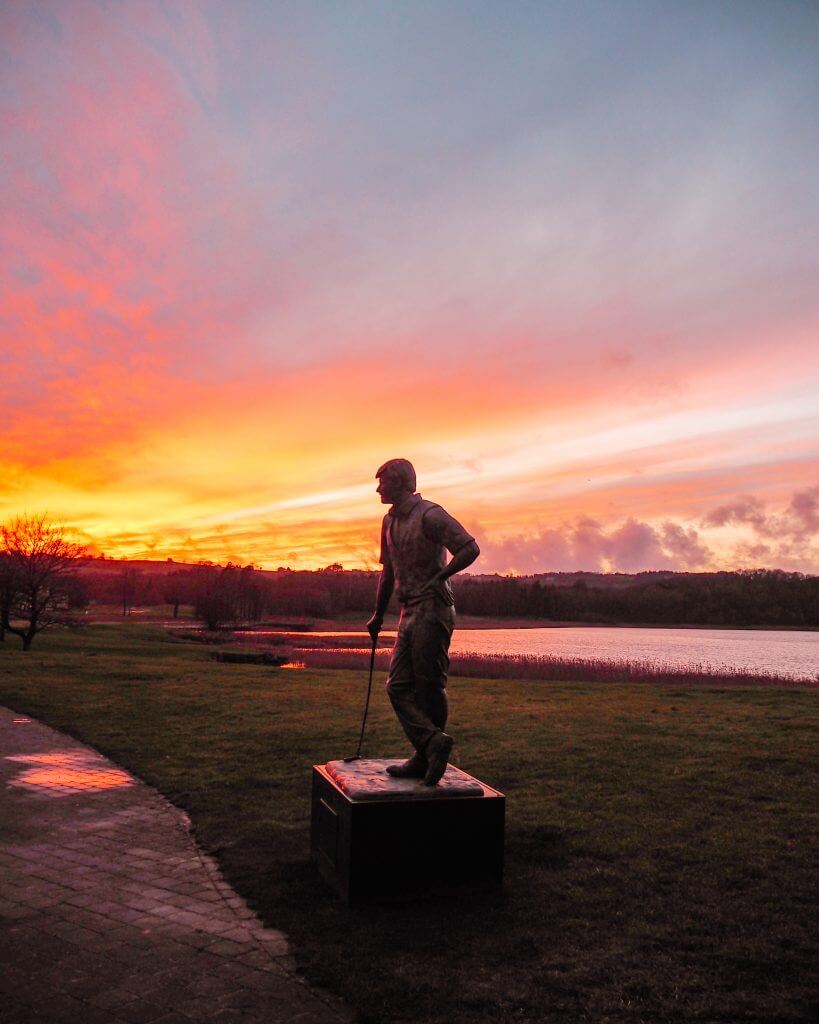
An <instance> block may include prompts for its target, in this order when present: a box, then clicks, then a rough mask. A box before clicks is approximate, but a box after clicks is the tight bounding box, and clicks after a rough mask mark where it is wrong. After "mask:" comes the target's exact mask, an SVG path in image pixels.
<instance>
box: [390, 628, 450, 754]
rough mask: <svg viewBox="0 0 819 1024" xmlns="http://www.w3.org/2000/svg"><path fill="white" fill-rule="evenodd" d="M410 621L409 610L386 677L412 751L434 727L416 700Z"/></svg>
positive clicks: (432, 732) (418, 746)
mask: <svg viewBox="0 0 819 1024" xmlns="http://www.w3.org/2000/svg"><path fill="white" fill-rule="evenodd" d="M414 620H415V615H414V612H413V611H412V610H410V611H408V612H403V613H402V615H401V624H400V626H399V628H398V636H397V638H396V641H395V647H394V648H393V652H392V659H391V660H390V671H389V675H388V676H387V695H388V697H389V698H390V703H391V704H392V706H393V709H394V711H395V713H396V715H397V716H398V721H399V722H400V723H401V728H402V729H403V730H404V732H405V733H406V734H407V738H408V739H409V741H410V743H411V744H412V745H413V747H415V749H416V750H418V751H422V750H423V749H424V747H425V746H426V745H427V742H428V741H429V739H430V737H431V736H434V735H435V733H436V732H437V731H438V728H437V727H436V725H435V723H434V722H432V721H431V720H430V718H429V716H428V714H427V713H426V711H425V710H424V709H423V707H422V706H421V705H420V703H419V701H418V692H417V687H416V679H415V674H414V664H415V658H414V656H413V649H414V646H415V641H414V639H413V637H414V634H415V629H416V623H415V621H414Z"/></svg>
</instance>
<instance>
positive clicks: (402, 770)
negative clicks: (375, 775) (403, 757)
mask: <svg viewBox="0 0 819 1024" xmlns="http://www.w3.org/2000/svg"><path fill="white" fill-rule="evenodd" d="M426 773H427V759H426V758H425V757H424V755H423V754H419V753H415V754H413V755H412V757H411V758H410V759H409V760H408V761H404V763H403V764H388V765H387V774H388V775H392V777H393V778H394V779H423V778H424V776H425V775H426Z"/></svg>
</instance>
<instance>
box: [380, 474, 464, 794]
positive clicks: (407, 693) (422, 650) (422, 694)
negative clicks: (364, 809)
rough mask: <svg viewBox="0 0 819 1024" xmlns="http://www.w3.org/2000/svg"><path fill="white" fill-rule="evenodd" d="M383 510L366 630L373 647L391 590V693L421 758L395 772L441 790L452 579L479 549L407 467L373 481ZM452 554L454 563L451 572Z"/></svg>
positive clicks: (447, 748) (447, 747)
mask: <svg viewBox="0 0 819 1024" xmlns="http://www.w3.org/2000/svg"><path fill="white" fill-rule="evenodd" d="M375 475H376V477H377V478H378V481H379V483H378V488H377V491H378V494H380V495H381V503H382V504H383V505H391V506H392V508H391V509H390V511H389V512H388V513H387V514H386V515H385V516H384V522H383V524H382V526H381V558H380V560H381V564H382V566H383V569H382V570H381V578H380V580H379V582H378V595H377V597H376V605H375V614H374V615H373V616H372V618H371V619H370V621H369V622H368V623H367V631H368V632H369V634H370V636H371V638H372V640H373V642H375V641H376V639H377V637H378V634H379V632H380V630H381V626H382V623H383V621H384V612H385V611H386V610H387V605H388V604H389V600H390V597H391V596H392V592H393V590H395V591H396V593H397V596H398V602H399V604H400V606H401V618H400V620H399V623H398V636H397V637H396V640H395V647H394V648H393V652H392V659H391V660H390V670H389V675H388V678H387V693H388V695H389V698H390V702H391V703H392V706H393V708H394V709H395V713H396V715H397V716H398V720H399V722H400V723H401V726H402V727H403V729H404V732H405V733H406V734H407V737H408V738H409V741H410V743H411V744H412V745H413V747H414V748H415V753H414V754H413V755H412V757H410V759H409V760H408V761H405V762H404V763H403V764H399V765H390V766H389V767H388V768H387V771H388V772H389V773H390V774H391V775H395V776H397V777H399V778H419V779H421V778H422V779H423V780H424V782H425V783H426V785H428V786H435V785H437V784H438V782H439V781H440V780H441V777H442V776H443V774H444V772H445V771H446V766H447V762H448V760H449V755H450V753H451V751H452V746H453V743H454V741H453V739H452V737H451V736H449V735H447V733H445V732H444V728H445V726H446V720H447V714H448V710H449V708H448V703H447V694H446V679H447V672H448V671H449V642H450V640H451V638H452V630H453V628H454V625H455V607H454V605H455V602H454V600H453V598H452V588H451V587H450V585H449V582H448V581H449V577H450V576H453V575H454V574H455V573H456V572H460V571H461V570H462V569H465V568H466V567H467V566H468V565H471V564H472V563H473V562H474V561H475V559H476V558H477V557H478V555H479V554H480V548H479V547H478V545H477V543H476V542H475V538H474V537H471V536H470V535H469V534H468V533H467V532H466V530H465V529H464V528H463V526H461V524H460V523H459V522H458V521H457V520H456V519H453V518H452V516H451V515H449V514H448V513H447V512H445V511H444V510H443V509H442V508H441V506H440V505H436V504H434V503H433V502H431V501H426V500H425V499H424V498H422V497H421V495H420V494H417V493H416V491H415V470H414V469H413V467H412V464H411V463H410V462H408V461H407V460H406V459H390V461H389V462H385V463H384V465H383V466H381V467H380V469H379V470H378V472H377V473H376V474H375ZM446 551H449V553H450V554H451V555H452V559H451V561H450V562H449V563H448V564H447V560H446Z"/></svg>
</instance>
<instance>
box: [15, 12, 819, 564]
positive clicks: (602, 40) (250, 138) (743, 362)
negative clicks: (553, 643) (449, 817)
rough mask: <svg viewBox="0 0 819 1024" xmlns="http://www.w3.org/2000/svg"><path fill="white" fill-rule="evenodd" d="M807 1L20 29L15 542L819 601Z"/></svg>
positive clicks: (817, 84)
mask: <svg viewBox="0 0 819 1024" xmlns="http://www.w3.org/2000/svg"><path fill="white" fill-rule="evenodd" d="M817 30H819V9H817V8H816V7H815V6H814V5H811V4H804V5H799V4H793V5H770V6H769V5H764V4H759V5H757V4H753V3H751V4H747V5H741V6H740V7H731V6H730V5H729V6H726V7H721V6H719V5H710V4H696V3H695V4H684V5H679V6H678V5H673V4H667V5H662V4H655V3H650V2H644V3H643V2H640V3H638V2H635V3H629V4H622V5H620V4H605V3H599V4H598V3H590V2H589V3H581V4H578V5H569V4H567V5H537V4H536V5H525V4H521V5H507V4H500V3H496V4H495V3H475V4H460V3H448V4H433V3H423V2H421V3H417V4H415V3H414V4H411V5H402V4H396V5H374V4H366V3H355V2H354V3H349V4H346V3H345V4H326V3H323V2H319V0H316V2H315V3H303V4H275V3H273V4H271V3H263V2H241V3H236V4H223V3H217V2H212V3H211V2H202V3H185V2H174V3H173V4H167V5H164V4H159V3H151V2H144V3H143V2H133V3H132V2H128V0H126V2H123V3H117V4H107V3H95V2H91V0H88V2H85V0H74V2H72V3H71V4H64V3H58V2H56V0H55V2H46V3H39V4H9V5H4V7H3V8H2V10H0V38H1V39H2V63H1V64H0V81H1V82H2V89H1V90H0V110H2V115H1V116H2V125H3V137H4V146H3V150H4V157H3V161H2V163H0V179H1V180H2V189H3V195H4V200H5V201H4V212H3V217H2V222H1V226H0V232H1V233H2V251H1V254H0V260H1V261H2V281H3V285H2V295H1V296H0V332H1V334H0V338H1V340H0V396H1V397H2V409H3V419H2V428H0V429H2V439H3V443H2V445H1V446H0V520H4V519H6V518H8V517H11V516H14V515H17V514H22V513H34V512H42V511H45V512H47V513H48V514H49V515H50V516H51V517H52V518H53V519H55V520H57V521H60V522H64V523H66V524H67V525H68V526H69V527H70V528H71V529H72V530H73V531H74V532H75V533H76V534H77V536H78V537H79V538H80V539H82V540H83V541H84V542H85V543H87V544H89V545H90V547H91V549H92V550H94V551H97V552H104V553H106V554H107V555H110V556H117V557H124V556H127V557H139V558H146V557H147V558H161V559H164V558H168V557H172V558H174V559H178V560H187V561H196V560H199V559H211V560H214V561H220V562H224V561H225V560H228V559H230V560H232V561H238V562H241V563H243V564H244V563H247V562H253V563H256V564H259V565H262V566H264V567H266V568H275V567H276V566H279V565H290V566H293V567H299V568H314V567H320V566H325V565H327V564H328V563H331V562H341V563H343V565H344V566H345V567H347V568H354V567H374V566H375V564H376V559H377V552H378V525H379V522H380V518H381V516H382V515H383V508H382V507H381V505H380V503H379V501H378V497H377V495H376V494H375V486H376V481H375V479H374V472H375V469H376V468H377V467H378V466H379V465H380V464H381V463H382V462H384V461H385V460H386V459H388V458H391V457H394V456H402V457H406V458H409V459H411V460H412V461H413V463H414V464H415V466H416V469H417V471H418V486H419V490H420V491H421V492H422V493H423V494H424V496H425V497H429V498H431V499H433V500H436V501H440V502H441V503H442V504H444V505H445V506H446V507H447V508H448V509H449V510H450V511H451V512H452V513H453V514H454V515H456V516H457V517H458V518H459V519H460V520H461V521H462V522H463V523H464V524H465V525H466V526H467V528H468V529H469V530H470V532H471V533H473V534H474V535H475V536H476V537H478V538H479V540H480V542H481V547H482V551H483V555H482V558H481V559H480V561H479V562H478V563H476V565H475V567H474V568H475V571H483V572H493V571H497V572H518V573H523V572H537V571H550V570H570V569H599V570H602V571H608V570H621V571H636V570H639V569H646V568H678V569H688V568H690V569H705V568H715V567H719V568H741V567H757V566H765V567H781V568H786V569H798V570H801V571H806V572H816V571H819V401H817V398H818V397H819V246H817V244H816V239H817V228H819V185H818V184H817V182H819V176H817V173H816V167H817V166H819V159H818V158H819V143H818V142H817V137H816V133H815V131H813V130H812V129H811V127H810V123H811V121H812V119H813V118H815V110H816V108H817V104H819V70H817V69H818V68H819V65H817V62H816V60H815V41H816V38H817Z"/></svg>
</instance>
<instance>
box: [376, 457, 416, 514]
mask: <svg viewBox="0 0 819 1024" xmlns="http://www.w3.org/2000/svg"><path fill="white" fill-rule="evenodd" d="M375 475H376V477H377V479H378V488H377V491H378V493H379V494H380V495H381V503H382V504H383V505H394V504H395V503H396V502H397V501H401V500H402V498H404V497H406V496H408V495H410V494H414V493H415V469H414V468H413V465H412V463H411V462H410V461H409V460H408V459H390V460H389V462H385V463H384V465H383V466H379V467H378V469H377V470H376V473H375Z"/></svg>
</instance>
